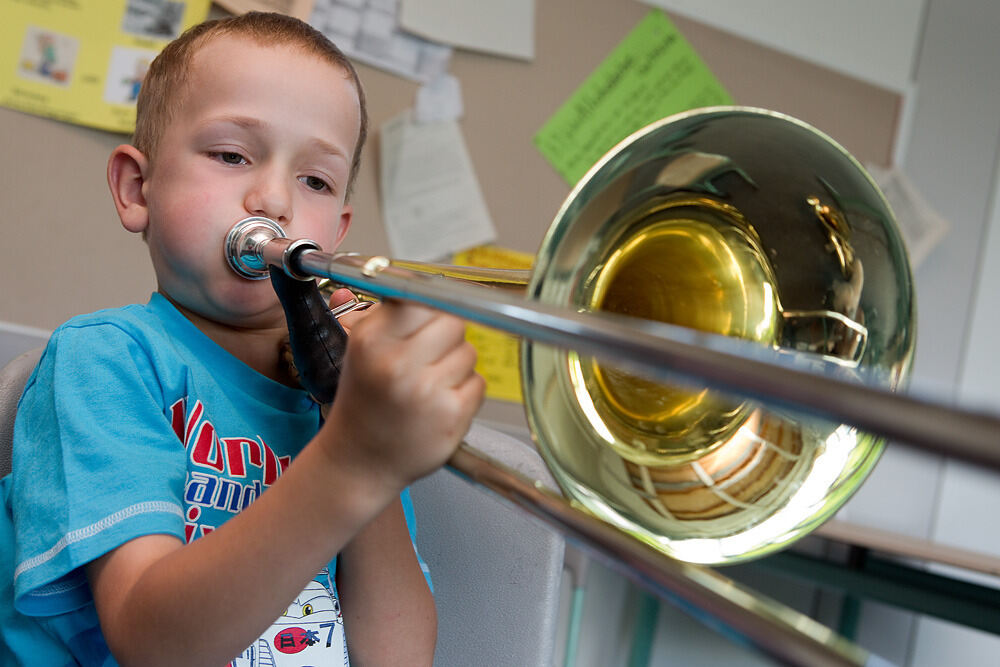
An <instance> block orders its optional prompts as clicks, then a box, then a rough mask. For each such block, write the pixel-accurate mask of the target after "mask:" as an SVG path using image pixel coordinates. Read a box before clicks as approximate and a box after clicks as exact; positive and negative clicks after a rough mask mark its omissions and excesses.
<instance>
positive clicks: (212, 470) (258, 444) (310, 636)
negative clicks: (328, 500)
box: [169, 398, 350, 667]
mask: <svg viewBox="0 0 1000 667" xmlns="http://www.w3.org/2000/svg"><path fill="white" fill-rule="evenodd" d="M187 403H188V401H187V398H182V399H180V400H178V401H176V402H174V403H173V404H172V405H171V406H170V414H169V416H170V422H171V425H172V427H173V431H174V433H175V434H176V435H177V437H178V439H179V440H180V441H181V443H183V445H184V449H185V451H186V452H187V460H188V465H187V469H188V470H187V479H186V481H185V483H184V515H185V524H184V533H185V538H186V541H187V542H191V541H192V540H194V539H197V538H198V537H202V536H203V535H207V534H208V533H210V532H212V531H213V530H215V528H217V527H218V526H220V525H222V523H224V522H225V521H226V520H227V519H228V518H230V517H231V516H233V515H235V514H238V513H239V512H241V511H242V510H244V509H245V508H246V507H247V506H248V505H250V503H252V502H253V501H254V500H256V499H257V498H258V497H260V494H261V493H263V491H264V489H266V488H267V487H269V486H271V485H272V484H274V482H275V481H276V480H277V479H278V477H279V476H280V475H281V473H282V472H284V470H285V469H286V468H287V467H288V464H289V463H290V462H291V456H279V455H277V454H276V453H275V452H274V450H273V449H271V447H270V446H268V444H267V443H266V442H264V439H263V438H262V437H261V436H260V435H257V434H243V435H239V436H223V435H220V434H219V433H218V431H217V430H216V428H215V426H214V425H213V424H212V422H211V421H210V419H209V418H208V416H207V415H206V410H205V406H204V404H203V403H202V402H201V401H195V403H194V405H192V406H191V408H190V410H188V409H187ZM335 591H336V587H335V586H334V584H333V578H332V576H331V574H330V571H329V569H326V568H324V569H323V570H322V571H321V572H320V573H319V575H317V577H316V579H314V580H312V581H310V582H309V583H308V584H307V585H306V587H305V589H303V591H302V592H301V593H300V594H299V595H298V597H297V598H296V599H295V600H294V601H293V602H292V603H291V604H290V605H289V607H288V609H287V610H286V611H285V613H284V614H283V615H282V616H281V617H280V618H279V619H278V620H276V621H275V622H274V623H273V624H272V625H271V627H270V628H268V629H267V630H266V631H265V632H264V634H262V635H261V636H260V638H259V639H258V640H257V641H256V642H254V643H253V644H251V645H250V646H249V647H247V649H246V650H245V651H244V652H243V653H242V654H240V656H238V657H237V658H236V659H235V660H233V661H232V662H230V663H229V664H230V667H301V666H302V665H324V666H325V665H349V664H350V663H349V661H348V657H347V642H346V640H345V637H344V620H343V617H342V616H341V612H340V601H339V600H338V599H337V595H336V592H335Z"/></svg>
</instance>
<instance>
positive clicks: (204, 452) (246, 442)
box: [170, 398, 291, 542]
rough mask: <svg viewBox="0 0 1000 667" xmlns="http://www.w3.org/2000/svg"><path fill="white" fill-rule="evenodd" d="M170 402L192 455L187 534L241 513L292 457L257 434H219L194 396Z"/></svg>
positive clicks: (199, 533)
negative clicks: (190, 400)
mask: <svg viewBox="0 0 1000 667" xmlns="http://www.w3.org/2000/svg"><path fill="white" fill-rule="evenodd" d="M186 408H187V398H182V399H179V400H177V401H176V402H174V403H173V405H171V406H170V423H171V425H172V426H173V430H174V433H175V434H176V435H177V437H178V438H179V439H180V441H181V443H183V445H184V449H185V450H186V451H187V455H188V472H187V479H186V480H185V483H184V519H185V523H184V536H185V540H186V541H187V542H191V541H192V540H193V539H195V538H197V537H201V536H202V535H206V534H208V533H210V532H212V531H213V530H215V529H216V528H217V527H218V526H220V525H221V524H222V523H224V522H225V521H226V520H227V519H229V518H231V516H233V515H235V514H239V513H240V512H242V511H243V510H244V509H245V508H246V507H247V506H249V505H250V503H252V502H253V501H254V500H256V499H257V498H258V497H260V494H261V493H263V491H264V489H266V488H267V487H269V486H271V485H272V484H274V482H275V480H277V479H278V476H279V475H280V474H281V473H282V472H283V471H284V470H285V468H287V467H288V464H289V463H290V462H291V456H278V455H277V454H275V452H274V450H273V449H271V447H269V446H268V444H267V443H266V442H264V439H263V438H261V437H260V436H259V435H239V436H228V437H223V436H220V435H219V433H218V432H217V431H216V429H215V426H214V425H213V424H212V422H211V421H209V420H208V418H207V416H206V415H205V406H204V405H203V404H202V402H201V401H195V403H194V405H193V406H191V409H190V410H187V409H186Z"/></svg>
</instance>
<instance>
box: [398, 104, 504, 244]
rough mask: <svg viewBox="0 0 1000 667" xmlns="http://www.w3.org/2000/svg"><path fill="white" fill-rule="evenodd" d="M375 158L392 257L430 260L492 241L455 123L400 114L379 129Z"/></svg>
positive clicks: (493, 234)
mask: <svg viewBox="0 0 1000 667" xmlns="http://www.w3.org/2000/svg"><path fill="white" fill-rule="evenodd" d="M380 158H381V164H380V179H381V183H380V185H381V199H382V217H383V220H384V222H385V227H386V233H387V234H388V237H389V248H390V250H391V251H392V254H393V255H395V256H396V257H405V258H406V259H410V260H416V261H435V260H440V259H442V258H444V257H446V256H448V255H450V254H452V253H454V252H457V251H459V250H465V249H466V248H471V247H473V246H477V245H481V244H483V243H488V242H490V241H493V240H494V239H495V238H496V230H495V229H494V227H493V221H492V220H491V219H490V216H489V212H488V211H487V210H486V203H485V201H484V200H483V195H482V191H481V190H480V187H479V182H478V180H477V179H476V175H475V172H474V170H473V167H472V160H471V159H470V158H469V153H468V149H467V148H466V146H465V140H464V138H463V137H462V132H461V129H460V128H459V125H458V123H456V122H455V121H437V122H431V123H416V122H414V121H413V116H412V113H411V112H409V111H407V112H405V113H403V114H400V115H399V116H396V117H395V118H393V119H391V120H390V121H388V122H387V123H386V124H385V125H383V126H382V132H381V151H380Z"/></svg>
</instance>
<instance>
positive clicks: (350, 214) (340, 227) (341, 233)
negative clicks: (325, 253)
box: [330, 204, 354, 252]
mask: <svg viewBox="0 0 1000 667" xmlns="http://www.w3.org/2000/svg"><path fill="white" fill-rule="evenodd" d="M353 218H354V207H353V206H351V205H350V204H344V207H343V208H342V209H340V220H339V221H338V222H337V235H336V237H335V242H334V246H333V248H331V249H330V252H332V251H333V250H336V249H337V248H339V247H340V243H341V241H343V240H344V237H345V236H347V231H348V230H349V229H350V228H351V220H352V219H353Z"/></svg>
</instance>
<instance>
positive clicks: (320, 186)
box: [302, 176, 330, 192]
mask: <svg viewBox="0 0 1000 667" xmlns="http://www.w3.org/2000/svg"><path fill="white" fill-rule="evenodd" d="M302 182H303V183H305V184H306V187H308V188H310V189H312V190H316V191H317V192H322V191H323V190H329V189H330V186H329V185H327V184H326V181H324V180H323V179H322V178H317V177H316V176H303V177H302Z"/></svg>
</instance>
